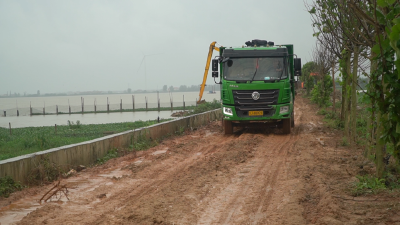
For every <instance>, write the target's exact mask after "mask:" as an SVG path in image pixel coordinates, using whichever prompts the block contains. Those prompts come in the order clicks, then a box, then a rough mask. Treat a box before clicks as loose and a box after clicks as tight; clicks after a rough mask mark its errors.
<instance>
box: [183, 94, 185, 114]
mask: <svg viewBox="0 0 400 225" xmlns="http://www.w3.org/2000/svg"><path fill="white" fill-rule="evenodd" d="M183 111H185V95H183Z"/></svg>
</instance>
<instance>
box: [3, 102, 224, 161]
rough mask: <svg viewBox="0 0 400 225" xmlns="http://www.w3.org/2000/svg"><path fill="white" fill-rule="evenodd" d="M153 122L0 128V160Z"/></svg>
mask: <svg viewBox="0 0 400 225" xmlns="http://www.w3.org/2000/svg"><path fill="white" fill-rule="evenodd" d="M220 107H221V104H220V103H219V102H218V101H215V100H214V101H213V102H206V103H203V104H200V105H198V106H197V107H186V109H187V111H185V112H184V113H182V114H183V116H186V115H192V114H197V113H201V112H205V111H209V110H213V109H217V108H220ZM182 109H183V108H182ZM163 121H166V120H160V122H163ZM156 123H157V120H152V121H136V122H125V123H110V124H91V125H85V124H81V123H80V122H79V121H76V122H70V121H68V125H65V126H61V125H60V126H57V129H55V127H54V126H50V127H26V128H14V129H12V134H11V135H10V131H9V129H6V128H0V160H4V159H8V158H12V157H16V156H21V155H25V154H30V153H34V152H38V151H42V150H46V149H50V148H56V147H60V146H64V145H69V144H75V143H79V142H84V141H89V140H92V139H95V138H99V137H103V136H106V135H110V134H114V133H119V132H123V131H127V130H133V129H136V128H140V127H145V126H150V125H153V124H156Z"/></svg>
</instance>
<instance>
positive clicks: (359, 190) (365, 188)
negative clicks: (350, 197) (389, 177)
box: [353, 175, 386, 196]
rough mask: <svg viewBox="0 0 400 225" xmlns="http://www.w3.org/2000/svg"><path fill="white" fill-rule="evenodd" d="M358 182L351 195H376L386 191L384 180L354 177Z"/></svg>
mask: <svg viewBox="0 0 400 225" xmlns="http://www.w3.org/2000/svg"><path fill="white" fill-rule="evenodd" d="M356 177H357V179H358V181H357V182H356V183H355V184H354V189H353V194H354V195H356V196H358V195H361V194H367V193H377V192H379V191H381V190H385V189H386V185H385V179H378V178H376V177H373V176H370V175H366V176H356Z"/></svg>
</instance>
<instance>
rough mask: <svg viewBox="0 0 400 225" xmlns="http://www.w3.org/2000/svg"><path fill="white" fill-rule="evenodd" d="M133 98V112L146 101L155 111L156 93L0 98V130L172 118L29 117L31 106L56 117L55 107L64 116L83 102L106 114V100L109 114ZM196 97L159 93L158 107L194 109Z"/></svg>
mask: <svg viewBox="0 0 400 225" xmlns="http://www.w3.org/2000/svg"><path fill="white" fill-rule="evenodd" d="M132 96H134V102H135V108H136V109H138V108H145V107H146V99H147V102H148V107H149V108H156V107H157V105H158V104H157V93H146V94H112V95H111V94H110V95H82V96H54V97H53V96H51V97H18V98H0V127H5V128H8V127H9V124H11V127H13V128H18V127H40V126H54V125H55V124H57V125H67V121H68V120H70V121H74V122H76V121H77V120H79V121H80V122H81V123H82V124H101V123H119V122H133V121H137V120H154V119H157V118H158V117H159V118H160V119H161V118H165V119H166V118H171V114H172V112H171V111H161V112H156V111H149V112H113V113H111V112H110V113H96V114H95V113H86V114H59V115H36V116H30V106H31V107H32V111H33V112H34V113H42V112H43V108H44V109H45V112H46V113H55V112H56V107H58V110H59V112H65V113H67V112H68V110H69V107H71V112H81V110H82V104H81V102H82V99H83V102H84V104H83V105H84V111H94V105H96V107H97V110H98V111H100V110H104V111H105V110H106V109H107V98H108V104H109V108H110V110H118V109H120V107H121V105H122V108H123V109H133V101H132ZM198 97H199V96H198V92H175V93H172V94H171V95H170V94H169V93H159V100H160V105H161V107H170V106H171V101H170V100H172V102H173V106H174V107H178V106H182V105H183V101H185V105H186V106H189V105H195V104H196V100H197V99H198ZM202 99H205V100H206V101H207V102H210V101H213V99H216V100H219V99H220V94H219V92H217V93H215V94H208V93H204V95H203V98H202ZM121 101H122V104H121ZM17 110H18V111H19V116H17ZM4 111H6V116H4ZM132 111H133V110H132Z"/></svg>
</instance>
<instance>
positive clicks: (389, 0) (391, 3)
mask: <svg viewBox="0 0 400 225" xmlns="http://www.w3.org/2000/svg"><path fill="white" fill-rule="evenodd" d="M395 2H396V0H386V3H387V4H388V5H393V3H395Z"/></svg>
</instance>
